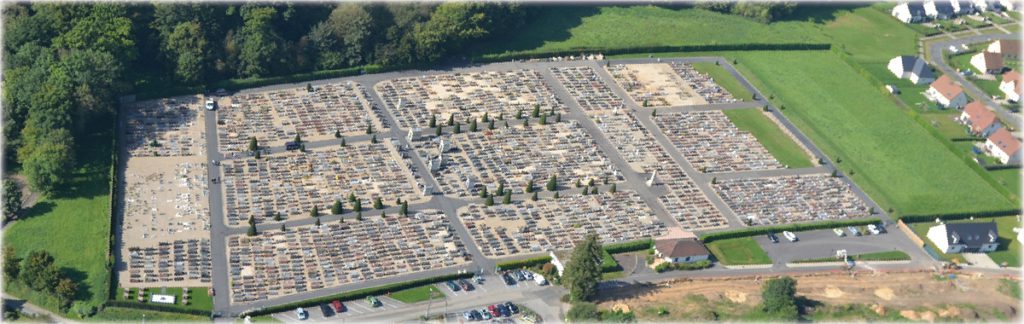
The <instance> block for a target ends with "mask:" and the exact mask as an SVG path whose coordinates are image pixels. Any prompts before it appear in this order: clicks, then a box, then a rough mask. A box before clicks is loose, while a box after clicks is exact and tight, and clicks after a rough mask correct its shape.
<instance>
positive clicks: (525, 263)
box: [498, 256, 551, 270]
mask: <svg viewBox="0 0 1024 324" xmlns="http://www.w3.org/2000/svg"><path fill="white" fill-rule="evenodd" d="M549 262H551V257H550V256H542V257H536V258H529V259H523V260H513V261H505V262H499V263H498V269H502V270H507V269H521V268H528V267H532V266H535V265H541V264H545V263H549Z"/></svg>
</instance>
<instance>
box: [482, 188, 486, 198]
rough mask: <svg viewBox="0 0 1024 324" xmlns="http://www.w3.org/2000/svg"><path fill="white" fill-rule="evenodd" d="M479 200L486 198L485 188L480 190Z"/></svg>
mask: <svg viewBox="0 0 1024 324" xmlns="http://www.w3.org/2000/svg"><path fill="white" fill-rule="evenodd" d="M480 198H487V187H483V188H482V189H480Z"/></svg>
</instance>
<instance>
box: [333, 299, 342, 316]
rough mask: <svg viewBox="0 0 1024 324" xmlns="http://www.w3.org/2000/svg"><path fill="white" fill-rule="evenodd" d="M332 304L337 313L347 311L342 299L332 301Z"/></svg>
mask: <svg viewBox="0 0 1024 324" xmlns="http://www.w3.org/2000/svg"><path fill="white" fill-rule="evenodd" d="M331 306H332V307H334V312H335V313H341V312H344V311H345V304H342V303H341V302H340V301H337V300H335V301H332V302H331Z"/></svg>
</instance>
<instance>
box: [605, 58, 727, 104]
mask: <svg viewBox="0 0 1024 324" xmlns="http://www.w3.org/2000/svg"><path fill="white" fill-rule="evenodd" d="M606 68H607V69H608V72H609V73H611V75H612V78H614V79H615V82H617V83H618V84H619V86H622V88H623V89H625V90H626V93H628V94H629V96H630V98H632V99H633V101H635V102H636V104H637V105H641V106H644V102H646V107H662V106H693V105H704V104H707V103H708V102H707V100H705V99H704V97H702V96H701V95H700V94H699V93H697V91H695V90H694V89H693V87H692V86H691V85H690V83H689V82H688V81H687V80H685V79H683V77H682V76H680V75H679V74H678V73H676V71H675V70H674V69H673V68H672V66H671V65H669V64H668V63H649V64H612V65H610V66H608V67H606Z"/></svg>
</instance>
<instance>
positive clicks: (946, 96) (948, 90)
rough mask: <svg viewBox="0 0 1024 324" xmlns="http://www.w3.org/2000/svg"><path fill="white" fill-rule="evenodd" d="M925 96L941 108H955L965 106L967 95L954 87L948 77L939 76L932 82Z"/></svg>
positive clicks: (962, 90)
mask: <svg viewBox="0 0 1024 324" xmlns="http://www.w3.org/2000/svg"><path fill="white" fill-rule="evenodd" d="M925 94H926V95H927V96H928V97H929V98H930V99H931V100H933V101H935V102H937V103H938V104H939V105H941V106H942V107H947V108H957V109H959V108H960V107H963V106H964V105H966V104H967V94H965V93H964V89H963V88H960V86H958V85H956V83H954V82H953V79H951V78H950V77H949V76H948V75H943V76H940V77H939V78H938V79H935V82H932V84H931V86H929V87H928V91H925Z"/></svg>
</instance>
